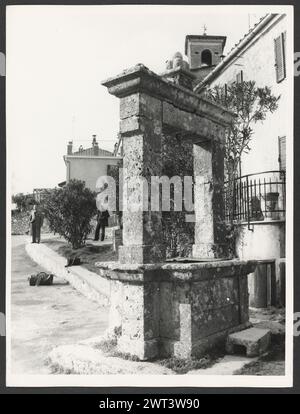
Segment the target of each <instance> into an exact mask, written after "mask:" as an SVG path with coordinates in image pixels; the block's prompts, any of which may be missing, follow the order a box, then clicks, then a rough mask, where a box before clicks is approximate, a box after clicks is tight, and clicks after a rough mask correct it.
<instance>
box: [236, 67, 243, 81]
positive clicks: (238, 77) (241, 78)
mask: <svg viewBox="0 0 300 414" xmlns="http://www.w3.org/2000/svg"><path fill="white" fill-rule="evenodd" d="M243 82H244V73H243V71H242V70H241V71H240V72H239V73H238V74H237V75H236V83H243Z"/></svg>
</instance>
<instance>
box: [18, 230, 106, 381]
mask: <svg viewBox="0 0 300 414" xmlns="http://www.w3.org/2000/svg"><path fill="white" fill-rule="evenodd" d="M25 241H26V236H13V237H12V297H11V314H12V318H11V319H12V320H11V330H12V348H11V349H12V363H11V366H12V369H11V371H12V374H47V373H49V369H48V367H47V366H46V365H45V359H46V358H47V355H48V353H49V351H51V350H52V349H53V348H54V347H56V346H58V345H64V344H74V343H76V342H78V341H80V340H83V339H87V338H89V337H91V336H98V335H101V334H102V333H103V332H104V331H105V329H106V328H107V325H108V309H107V308H102V307H100V306H99V305H97V304H96V303H93V302H91V301H89V300H88V299H86V298H85V297H84V296H82V295H81V294H79V293H78V292H77V291H76V290H75V289H73V288H72V287H71V286H70V285H68V284H66V282H65V281H64V280H62V279H55V284H54V285H53V286H39V287H30V286H29V283H28V281H27V278H28V276H29V275H30V274H33V273H36V272H39V271H42V270H44V269H42V268H41V267H40V266H38V265H37V264H36V263H34V262H33V261H32V260H31V259H30V258H29V257H28V256H27V254H26V252H25V247H24V246H25Z"/></svg>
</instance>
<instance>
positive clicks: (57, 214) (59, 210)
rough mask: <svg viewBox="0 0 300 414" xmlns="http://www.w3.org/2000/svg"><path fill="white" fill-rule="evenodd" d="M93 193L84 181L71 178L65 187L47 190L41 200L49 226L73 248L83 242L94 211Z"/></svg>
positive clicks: (88, 230)
mask: <svg viewBox="0 0 300 414" xmlns="http://www.w3.org/2000/svg"><path fill="white" fill-rule="evenodd" d="M96 211H97V209H96V202H95V194H94V193H93V192H92V191H91V190H90V189H88V188H86V187H85V183H84V181H79V180H71V181H70V182H69V183H68V184H67V185H66V186H65V187H63V188H61V189H55V190H52V191H51V192H49V193H48V194H47V195H46V196H45V198H44V200H43V212H44V215H45V217H46V218H47V219H48V222H49V227H50V229H51V230H52V231H54V232H55V233H58V234H60V235H61V236H63V237H64V238H65V239H66V240H67V241H68V242H69V243H71V245H72V248H73V249H78V248H79V247H81V246H83V245H84V244H85V240H86V238H87V236H88V234H89V233H90V231H91V225H90V221H91V218H92V216H93V215H94V214H95V213H96Z"/></svg>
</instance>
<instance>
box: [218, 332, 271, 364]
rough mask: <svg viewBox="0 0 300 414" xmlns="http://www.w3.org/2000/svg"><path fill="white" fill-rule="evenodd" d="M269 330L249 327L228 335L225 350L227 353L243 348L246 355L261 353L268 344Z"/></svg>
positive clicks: (236, 351)
mask: <svg viewBox="0 0 300 414" xmlns="http://www.w3.org/2000/svg"><path fill="white" fill-rule="evenodd" d="M270 342H271V331H270V330H269V329H259V328H249V329H245V330H244V331H240V332H236V333H233V334H231V335H229V336H228V338H227V342H226V351H227V352H228V354H236V353H240V351H242V350H245V351H246V355H247V357H251V358H252V357H255V356H259V355H262V354H263V353H264V352H266V351H267V349H268V348H269V346H270Z"/></svg>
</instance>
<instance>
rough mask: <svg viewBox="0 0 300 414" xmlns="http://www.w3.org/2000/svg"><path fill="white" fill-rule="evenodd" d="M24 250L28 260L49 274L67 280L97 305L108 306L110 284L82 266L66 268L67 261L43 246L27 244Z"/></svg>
mask: <svg viewBox="0 0 300 414" xmlns="http://www.w3.org/2000/svg"><path fill="white" fill-rule="evenodd" d="M25 249H26V252H27V254H28V255H29V256H30V258H31V259H32V260H33V261H35V262H36V263H38V264H39V265H40V266H42V267H43V268H45V269H46V270H47V271H48V272H49V273H53V274H54V275H55V276H57V277H59V278H63V279H65V280H67V281H68V282H69V283H70V284H71V285H72V286H73V287H74V288H75V289H76V290H78V292H80V293H82V294H83V295H84V296H86V297H87V298H88V299H91V300H93V301H94V302H97V303H98V304H99V305H101V306H108V305H109V297H110V282H109V281H108V280H107V279H104V278H103V277H101V276H100V275H98V274H97V273H94V272H90V271H89V270H87V269H85V268H83V267H82V266H74V267H68V268H66V267H65V265H66V263H67V259H66V258H65V257H62V256H60V255H59V254H57V253H56V252H54V251H53V250H52V249H50V248H49V247H47V246H46V245H44V244H31V243H27V244H26V245H25Z"/></svg>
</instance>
